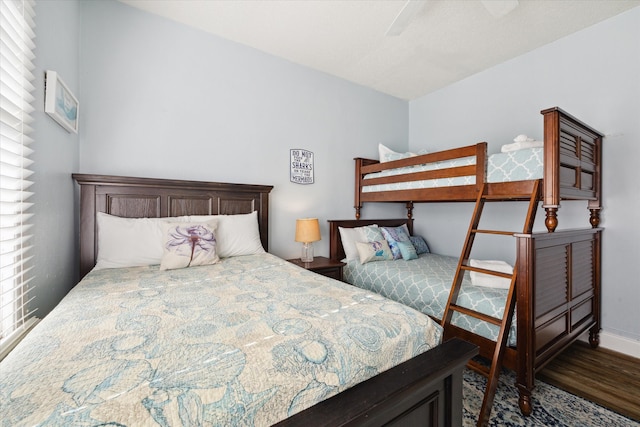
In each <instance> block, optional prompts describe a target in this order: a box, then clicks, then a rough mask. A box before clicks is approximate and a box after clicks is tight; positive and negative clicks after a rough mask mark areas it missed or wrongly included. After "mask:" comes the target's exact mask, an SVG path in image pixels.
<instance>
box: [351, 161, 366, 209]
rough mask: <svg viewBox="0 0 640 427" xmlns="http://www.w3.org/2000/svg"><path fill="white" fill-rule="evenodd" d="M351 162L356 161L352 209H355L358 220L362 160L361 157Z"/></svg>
mask: <svg viewBox="0 0 640 427" xmlns="http://www.w3.org/2000/svg"><path fill="white" fill-rule="evenodd" d="M353 160H355V161H356V176H355V183H356V191H355V192H354V193H353V194H354V197H355V201H354V204H353V207H354V208H356V219H360V211H361V210H362V202H361V201H360V192H361V191H362V182H361V179H362V161H363V160H364V159H363V158H361V157H356V158H355V159H353Z"/></svg>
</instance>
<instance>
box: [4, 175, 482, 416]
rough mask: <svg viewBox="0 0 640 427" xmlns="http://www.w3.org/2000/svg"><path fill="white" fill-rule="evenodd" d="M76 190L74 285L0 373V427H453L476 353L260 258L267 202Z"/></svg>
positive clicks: (216, 189) (156, 182) (139, 182)
mask: <svg viewBox="0 0 640 427" xmlns="http://www.w3.org/2000/svg"><path fill="white" fill-rule="evenodd" d="M74 178H75V180H76V181H77V182H78V183H79V184H80V207H81V211H80V214H79V218H80V260H81V267H80V275H81V278H82V280H81V281H80V283H78V284H77V285H76V286H75V287H74V288H73V289H72V290H71V291H70V292H69V294H68V295H67V296H66V297H65V298H64V299H63V300H62V301H61V302H60V303H59V304H58V306H57V307H56V308H55V309H54V310H53V311H52V312H51V313H49V314H48V315H47V316H46V317H45V318H44V319H42V320H41V321H40V323H39V324H38V325H37V326H36V327H35V328H34V329H33V330H32V331H31V332H30V333H29V334H28V335H27V336H26V337H25V338H24V339H23V340H22V341H21V342H20V343H19V344H18V345H17V346H16V347H15V348H14V349H13V350H12V351H11V352H10V353H9V355H8V356H7V357H6V358H5V359H4V360H2V361H1V362H0V396H1V398H0V411H1V412H2V417H3V421H4V422H5V423H8V424H10V425H136V426H137V425H256V426H267V425H274V424H275V425H281V426H285V425H310V426H315V425H327V426H329V425H331V426H336V425H376V426H377V425H386V424H390V423H391V424H392V423H396V424H398V425H430V426H455V425H461V422H462V370H463V368H464V365H465V363H466V362H467V361H468V360H469V359H470V358H471V357H473V356H474V355H475V354H477V348H476V347H475V346H474V345H472V344H469V343H467V342H465V341H462V340H452V341H447V342H444V343H441V335H442V328H441V327H440V326H439V325H438V324H437V323H435V322H434V321H433V320H432V319H430V318H429V317H428V316H426V315H424V314H422V313H420V312H418V311H416V310H414V309H411V308H410V307H407V306H404V305H402V304H399V303H396V302H393V301H390V300H388V299H385V298H383V297H381V296H379V295H378V294H375V293H371V292H369V291H365V290H361V289H357V288H353V287H352V286H350V285H347V284H345V283H342V282H339V281H337V280H334V279H330V278H327V277H324V276H320V275H317V274H314V273H312V272H309V271H307V270H305V269H302V268H300V267H297V266H295V265H294V264H292V263H289V262H287V261H285V260H282V259H280V258H278V257H276V256H274V255H271V254H269V253H268V252H266V251H265V249H268V227H267V224H268V218H269V216H268V207H269V204H268V199H269V192H270V190H271V188H272V187H270V186H255V185H245V184H226V183H209V182H195V181H177V180H161V179H147V178H129V177H116V176H101V175H74Z"/></svg>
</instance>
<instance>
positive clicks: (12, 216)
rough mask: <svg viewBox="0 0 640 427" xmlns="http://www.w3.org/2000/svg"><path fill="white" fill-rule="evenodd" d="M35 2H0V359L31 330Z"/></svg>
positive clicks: (5, 0)
mask: <svg viewBox="0 0 640 427" xmlns="http://www.w3.org/2000/svg"><path fill="white" fill-rule="evenodd" d="M34 6H35V1H34V0H2V1H1V2H0V50H1V52H0V92H1V93H0V355H2V356H3V355H4V354H6V352H7V351H8V350H7V349H10V348H11V347H12V346H13V345H14V343H15V341H16V340H18V339H20V336H21V331H26V330H28V329H29V327H27V325H30V324H33V320H32V318H33V313H32V310H31V309H30V307H29V303H30V301H31V300H32V298H33V296H32V295H29V294H30V291H31V287H30V284H31V282H32V281H33V277H34V275H33V273H34V269H33V256H32V255H31V253H32V247H31V244H30V241H31V240H33V239H32V237H33V236H32V234H31V230H32V227H31V223H30V222H29V221H30V218H31V217H32V215H33V213H32V212H30V209H31V206H32V203H31V202H30V201H29V199H30V198H31V196H32V195H33V193H32V192H30V191H27V189H28V188H29V187H30V186H31V184H32V183H31V181H29V180H28V178H29V176H30V175H31V174H32V173H33V172H32V171H31V170H29V166H30V165H31V164H32V163H33V161H32V160H31V159H30V156H31V155H32V153H33V150H32V149H31V148H28V147H27V146H28V145H29V144H30V143H31V142H32V139H31V138H29V136H28V135H29V134H30V133H31V132H32V128H31V126H30V125H29V124H30V123H32V122H33V118H32V117H31V113H33V111H34V107H33V102H34V99H35V98H34V96H33V92H34V90H35V88H34V84H33V81H34V75H33V70H34V69H35V65H34V59H35V55H34V48H35V43H34V38H35V32H34V29H35V21H34V16H35V13H34Z"/></svg>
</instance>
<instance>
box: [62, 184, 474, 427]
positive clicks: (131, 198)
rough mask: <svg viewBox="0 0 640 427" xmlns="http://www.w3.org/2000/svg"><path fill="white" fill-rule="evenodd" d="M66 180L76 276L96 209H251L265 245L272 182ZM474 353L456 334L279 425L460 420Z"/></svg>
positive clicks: (92, 251)
mask: <svg viewBox="0 0 640 427" xmlns="http://www.w3.org/2000/svg"><path fill="white" fill-rule="evenodd" d="M73 179H74V180H75V181H76V182H77V183H78V184H79V185H80V276H81V277H84V275H86V274H87V273H88V272H89V271H90V270H91V269H92V268H93V266H95V262H96V257H97V241H96V237H97V233H96V231H97V230H96V227H97V223H96V214H97V213H98V212H105V213H108V214H111V215H117V216H121V217H134V218H139V217H155V218H157V217H167V216H180V215H215V214H242V213H250V212H252V211H258V223H259V226H260V236H261V240H262V244H263V246H264V248H265V249H268V241H269V235H268V224H269V192H270V191H271V189H272V188H273V187H272V186H268V185H247V184H226V183H217V182H200V181H179V180H168V179H152V178H131V177H120V176H104V175H86V174H74V175H73ZM477 352H478V350H477V347H476V346H474V345H472V344H470V343H468V342H465V341H463V340H460V339H456V340H450V341H447V342H446V343H443V344H442V345H440V346H438V347H436V348H434V349H432V350H430V351H428V352H426V353H423V354H421V355H419V356H416V357H414V358H413V359H411V360H409V361H407V362H404V363H402V364H400V365H398V366H396V367H394V368H392V369H390V370H388V371H385V372H383V373H382V374H380V375H377V376H376V377H373V378H371V379H369V380H367V381H365V382H363V383H360V384H358V385H356V386H354V387H352V388H350V389H348V390H346V391H344V392H342V393H340V394H338V395H336V396H334V397H332V398H330V399H327V400H325V401H323V402H321V403H319V404H317V405H315V406H313V407H311V408H309V409H307V410H305V411H302V412H300V413H298V414H295V415H294V416H292V417H290V418H288V419H286V420H284V421H282V422H281V423H279V425H281V426H289V425H308V426H315V425H331V426H340V425H368V426H377V425H383V424H387V423H393V422H396V423H399V424H402V425H403V426H404V425H420V426H425V425H428V426H458V425H462V371H463V369H464V366H465V364H466V362H467V361H468V360H469V359H470V358H472V357H473V356H475V355H476V354H477Z"/></svg>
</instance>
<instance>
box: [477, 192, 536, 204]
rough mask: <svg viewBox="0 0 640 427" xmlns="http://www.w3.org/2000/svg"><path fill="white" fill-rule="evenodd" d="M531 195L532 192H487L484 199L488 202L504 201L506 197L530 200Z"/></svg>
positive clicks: (508, 198)
mask: <svg viewBox="0 0 640 427" xmlns="http://www.w3.org/2000/svg"><path fill="white" fill-rule="evenodd" d="M530 197H531V194H529V193H527V194H485V195H484V196H482V200H485V201H487V202H504V201H505V199H507V200H521V201H525V200H529V198H530Z"/></svg>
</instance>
